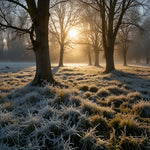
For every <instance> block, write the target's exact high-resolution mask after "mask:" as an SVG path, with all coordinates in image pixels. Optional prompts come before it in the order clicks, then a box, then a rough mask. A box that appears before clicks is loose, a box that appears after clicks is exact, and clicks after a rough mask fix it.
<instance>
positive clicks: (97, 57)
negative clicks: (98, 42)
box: [95, 51, 99, 66]
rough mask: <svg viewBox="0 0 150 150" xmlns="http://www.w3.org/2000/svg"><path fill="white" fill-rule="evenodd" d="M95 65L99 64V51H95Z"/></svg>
mask: <svg viewBox="0 0 150 150" xmlns="http://www.w3.org/2000/svg"><path fill="white" fill-rule="evenodd" d="M95 66H99V51H95Z"/></svg>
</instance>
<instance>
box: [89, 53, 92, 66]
mask: <svg viewBox="0 0 150 150" xmlns="http://www.w3.org/2000/svg"><path fill="white" fill-rule="evenodd" d="M88 59H89V66H91V65H92V59H91V52H90V50H89V51H88Z"/></svg>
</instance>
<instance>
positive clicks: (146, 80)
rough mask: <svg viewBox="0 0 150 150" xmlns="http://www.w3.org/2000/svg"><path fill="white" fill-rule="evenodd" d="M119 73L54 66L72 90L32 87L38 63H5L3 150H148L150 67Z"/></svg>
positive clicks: (0, 78)
mask: <svg viewBox="0 0 150 150" xmlns="http://www.w3.org/2000/svg"><path fill="white" fill-rule="evenodd" d="M21 65H22V66H21ZM117 69H118V70H119V71H114V72H113V73H110V74H103V70H104V68H99V67H92V66H85V65H84V66H82V65H80V66H76V65H73V66H71V65H68V66H66V67H62V68H58V67H53V73H54V77H55V79H56V80H57V81H59V82H61V83H62V84H63V85H66V87H68V88H65V87H64V88H60V87H53V86H51V85H47V86H45V87H31V86H30V85H29V83H30V82H31V81H32V79H33V77H34V73H35V67H34V66H33V64H29V63H26V64H19V65H18V64H17V63H15V64H10V63H7V64H4V63H3V64H0V149H2V150H3V149H8V150H19V149H21V150H28V149H31V150H38V149H39V150H40V149H42V150H48V149H50V150H117V149H122V150H127V149H131V150H134V149H136V150H149V149H150V142H149V141H150V68H149V67H147V66H146V67H144V66H142V67H141V66H127V67H121V66H117Z"/></svg>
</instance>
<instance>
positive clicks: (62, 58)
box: [59, 45, 64, 67]
mask: <svg viewBox="0 0 150 150" xmlns="http://www.w3.org/2000/svg"><path fill="white" fill-rule="evenodd" d="M63 60H64V46H63V45H60V56H59V67H63V66H64V62H63Z"/></svg>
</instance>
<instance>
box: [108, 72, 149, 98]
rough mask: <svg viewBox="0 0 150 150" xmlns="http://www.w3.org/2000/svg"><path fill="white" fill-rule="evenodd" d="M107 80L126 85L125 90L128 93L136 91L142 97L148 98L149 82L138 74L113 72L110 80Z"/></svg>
mask: <svg viewBox="0 0 150 150" xmlns="http://www.w3.org/2000/svg"><path fill="white" fill-rule="evenodd" d="M107 80H117V81H119V82H121V83H122V84H124V85H126V89H128V90H129V91H131V92H134V91H137V92H139V93H140V94H141V95H142V96H143V97H146V98H148V99H149V98H150V80H149V79H146V78H142V77H140V76H139V75H138V74H135V73H126V72H123V71H113V72H112V73H111V76H110V78H107Z"/></svg>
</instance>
